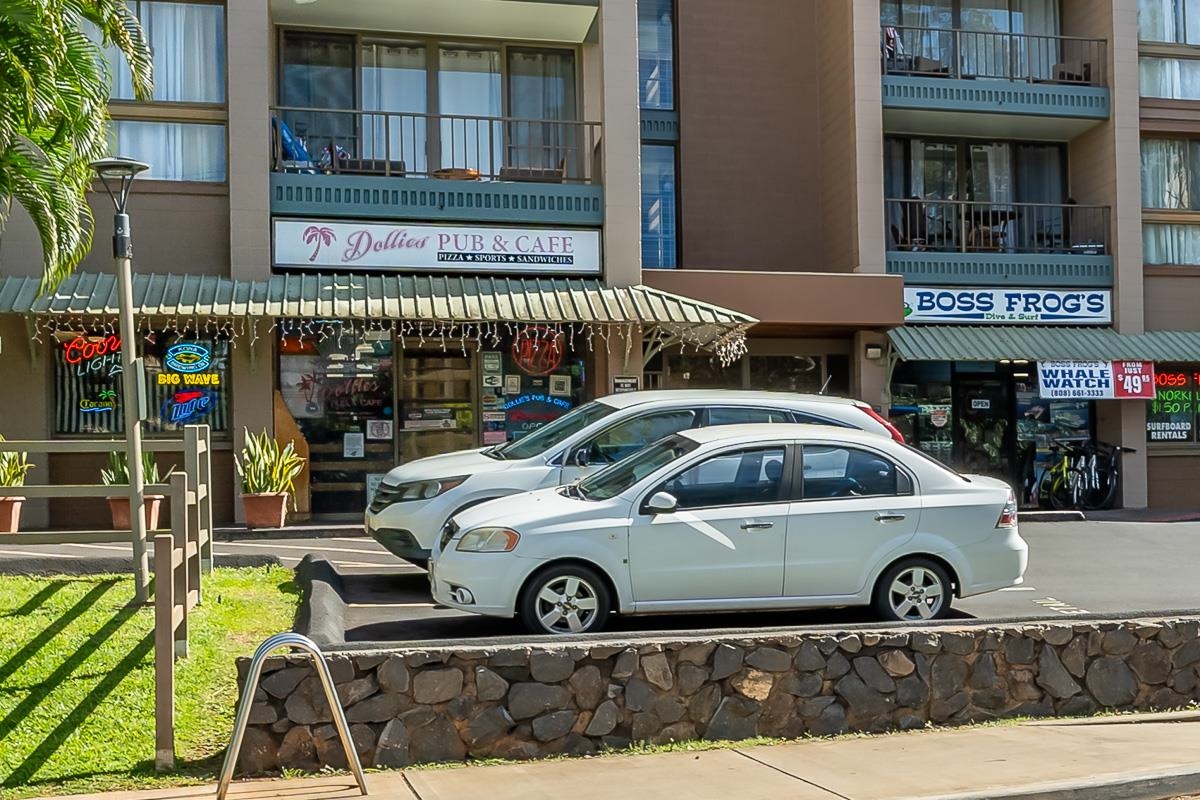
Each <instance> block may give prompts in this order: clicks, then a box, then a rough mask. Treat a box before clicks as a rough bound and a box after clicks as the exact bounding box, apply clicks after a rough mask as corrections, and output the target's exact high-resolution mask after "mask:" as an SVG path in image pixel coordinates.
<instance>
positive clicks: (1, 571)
mask: <svg viewBox="0 0 1200 800" xmlns="http://www.w3.org/2000/svg"><path fill="white" fill-rule="evenodd" d="M282 563H283V562H281V561H280V560H279V556H275V555H252V554H243V553H238V554H234V555H223V554H217V555H215V556H214V557H213V564H214V565H215V566H218V567H230V568H242V567H278V566H281V565H282ZM132 571H133V559H132V558H125V557H121V556H100V557H99V558H92V557H80V558H55V557H49V556H39V555H30V556H16V557H8V556H6V557H5V558H3V559H0V575H109V574H117V575H119V574H121V573H126V572H132Z"/></svg>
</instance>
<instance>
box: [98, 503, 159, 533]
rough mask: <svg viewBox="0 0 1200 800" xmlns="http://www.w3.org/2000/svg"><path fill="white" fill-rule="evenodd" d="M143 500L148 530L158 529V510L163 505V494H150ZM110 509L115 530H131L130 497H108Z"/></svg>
mask: <svg viewBox="0 0 1200 800" xmlns="http://www.w3.org/2000/svg"><path fill="white" fill-rule="evenodd" d="M142 500H143V503H144V505H145V512H146V530H148V531H152V530H156V529H157V528H158V512H159V509H160V508H161V507H162V500H163V496H162V495H161V494H148V495H146V496H145V497H144V498H142ZM108 510H109V511H111V512H112V526H113V530H114V531H127V530H129V524H130V520H129V498H128V497H110V498H108Z"/></svg>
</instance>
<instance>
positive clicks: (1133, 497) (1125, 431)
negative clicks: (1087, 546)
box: [1096, 400, 1150, 508]
mask: <svg viewBox="0 0 1200 800" xmlns="http://www.w3.org/2000/svg"><path fill="white" fill-rule="evenodd" d="M1096 437H1097V438H1098V439H1099V440H1100V441H1102V442H1110V443H1112V444H1119V445H1121V446H1123V447H1132V448H1133V449H1134V450H1136V451H1137V452H1136V453H1123V454H1122V455H1121V496H1120V498H1119V499H1118V502H1119V503H1120V504H1121V505H1122V506H1123V507H1125V508H1145V507H1146V505H1147V504H1148V502H1149V492H1150V487H1149V481H1148V480H1147V464H1146V402H1145V401H1144V400H1099V401H1097V402H1096Z"/></svg>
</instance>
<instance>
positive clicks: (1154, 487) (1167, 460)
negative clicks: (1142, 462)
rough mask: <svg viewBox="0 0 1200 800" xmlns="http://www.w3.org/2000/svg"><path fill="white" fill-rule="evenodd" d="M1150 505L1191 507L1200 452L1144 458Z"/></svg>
mask: <svg viewBox="0 0 1200 800" xmlns="http://www.w3.org/2000/svg"><path fill="white" fill-rule="evenodd" d="M1146 463H1147V465H1148V466H1147V472H1148V473H1149V474H1148V478H1149V483H1150V507H1151V508H1157V509H1170V508H1178V509H1194V508H1195V507H1196V505H1197V502H1196V499H1195V498H1196V486H1197V485H1200V454H1197V455H1195V456H1155V455H1151V456H1150V457H1149V458H1148V459H1147V460H1146Z"/></svg>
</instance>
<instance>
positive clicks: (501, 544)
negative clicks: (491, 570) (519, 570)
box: [455, 528, 521, 553]
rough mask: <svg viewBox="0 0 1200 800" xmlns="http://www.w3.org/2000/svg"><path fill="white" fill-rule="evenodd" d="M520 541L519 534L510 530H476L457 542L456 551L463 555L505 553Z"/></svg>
mask: <svg viewBox="0 0 1200 800" xmlns="http://www.w3.org/2000/svg"><path fill="white" fill-rule="evenodd" d="M519 541H521V534H519V533H517V532H516V531H514V530H512V529H511V528H476V529H475V530H473V531H467V532H466V533H464V534H463V537H462V538H461V539H459V540H458V547H456V548H455V549H456V550H461V551H463V552H464V553H507V552H509V551H510V550H512V549H513V548H514V547H516V546H517V542H519Z"/></svg>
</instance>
